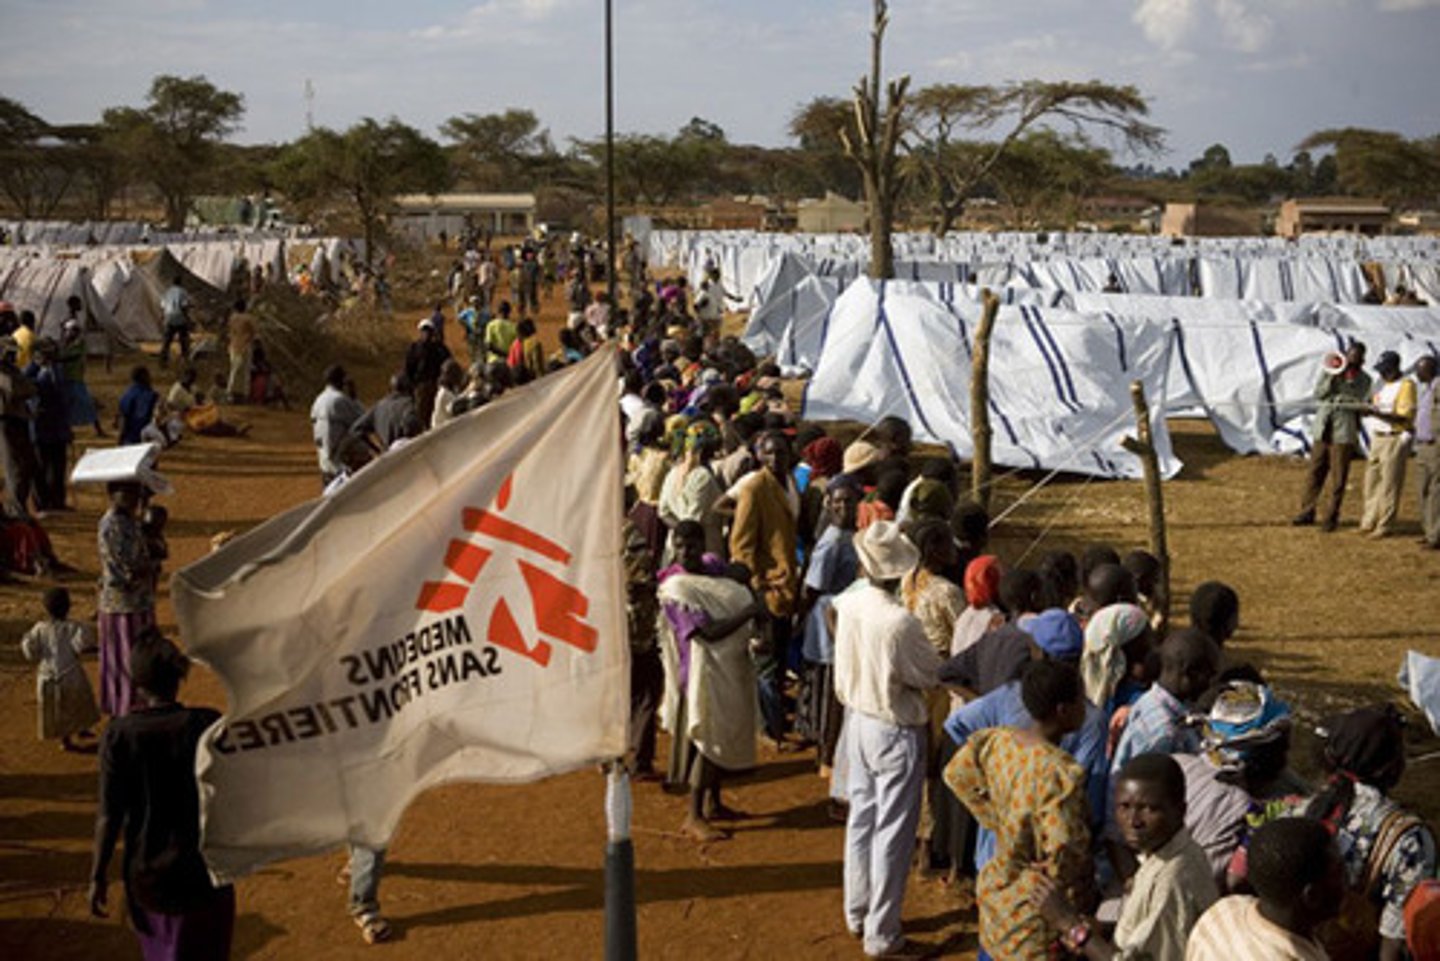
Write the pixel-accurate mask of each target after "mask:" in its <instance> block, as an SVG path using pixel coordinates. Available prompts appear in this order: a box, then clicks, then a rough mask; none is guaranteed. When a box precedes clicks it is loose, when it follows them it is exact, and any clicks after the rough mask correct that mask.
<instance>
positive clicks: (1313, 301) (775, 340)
mask: <svg viewBox="0 0 1440 961" xmlns="http://www.w3.org/2000/svg"><path fill="white" fill-rule="evenodd" d="M1422 266H1423V265H1422ZM1380 269H1381V271H1382V273H1383V274H1384V278H1385V281H1386V283H1387V284H1396V283H1409V284H1413V285H1414V286H1415V289H1417V290H1419V291H1420V292H1421V295H1422V296H1426V295H1436V296H1433V299H1432V297H1426V299H1427V300H1431V302H1440V272H1430V273H1426V272H1425V271H1423V270H1422V271H1420V272H1419V274H1417V272H1416V271H1415V270H1414V269H1409V268H1407V267H1405V266H1404V265H1399V264H1395V265H1381V267H1380ZM896 273H897V275H898V278H897V279H905V280H914V281H928V282H934V283H939V284H942V285H943V284H950V285H961V286H972V287H973V286H976V285H978V286H984V287H989V288H990V289H992V290H996V291H998V292H999V293H1000V294H1001V296H1002V298H1003V299H1004V300H1005V301H1006V302H1008V303H1023V304H1027V305H1045V306H1050V307H1066V306H1074V305H1075V303H1076V302H1077V299H1078V298H1080V297H1084V296H1092V297H1093V296H1098V295H1104V296H1106V297H1111V296H1117V297H1122V298H1123V297H1168V298H1173V299H1175V300H1177V301H1179V303H1178V304H1176V305H1175V306H1174V307H1173V308H1167V309H1173V310H1178V311H1181V312H1190V311H1194V310H1198V311H1201V312H1203V311H1205V310H1206V309H1207V307H1206V306H1205V305H1208V304H1212V303H1213V304H1219V305H1222V309H1225V310H1227V311H1231V308H1230V307H1227V306H1225V305H1233V304H1234V303H1236V302H1245V303H1261V304H1272V305H1275V310H1277V311H1279V312H1280V313H1283V314H1285V315H1287V316H1299V315H1303V314H1306V313H1307V312H1309V313H1312V314H1313V313H1314V311H1315V310H1316V309H1317V308H1316V307H1315V305H1324V304H1334V305H1345V306H1354V307H1359V306H1361V299H1362V296H1363V294H1364V291H1365V289H1366V285H1367V283H1368V281H1367V278H1366V274H1365V271H1364V270H1363V269H1362V268H1361V266H1360V265H1359V264H1358V263H1356V262H1354V261H1349V262H1336V261H1330V260H1325V259H1322V258H1309V259H1305V260H1295V261H1286V260H1253V259H1244V258H1231V259H1224V260H1222V259H1219V258H1202V259H1200V260H1198V261H1195V262H1194V263H1187V262H1184V261H1177V260H1165V259H1161V258H1149V259H1144V258H1135V259H1128V260H1126V259H1108V260H1053V261H1046V262H1036V263H1030V264H1023V265H1021V264H995V265H990V266H988V267H985V268H982V269H981V270H980V271H979V272H978V275H976V274H974V273H971V272H969V271H967V270H966V269H965V268H964V267H963V266H961V267H958V268H957V267H955V266H953V265H945V264H938V263H920V262H912V263H911V264H902V265H900V269H897V271H896ZM858 275H859V273H858V268H857V266H856V265H855V264H854V263H853V262H850V263H846V264H838V263H836V262H833V261H830V262H825V263H821V264H819V265H815V266H811V265H810V264H809V263H808V262H807V261H806V260H805V259H804V258H803V257H799V256H797V255H794V254H785V255H783V256H782V257H780V259H778V260H777V261H775V263H774V264H773V265H772V266H771V268H770V271H769V272H768V273H767V274H766V276H765V277H763V278H762V279H761V281H760V282H759V283H758V284H757V285H756V287H755V291H754V296H753V304H754V306H753V308H752V310H751V312H750V316H749V320H748V322H747V324H746V328H745V333H744V337H743V339H744V340H745V343H746V344H747V345H748V346H749V347H750V348H751V350H754V351H756V352H757V353H760V354H775V355H776V356H777V357H779V359H780V362H781V363H783V364H787V365H790V366H804V367H812V366H813V362H814V347H815V341H816V331H817V330H818V325H819V321H820V319H821V318H822V317H823V316H824V315H825V314H826V313H827V312H828V310H829V308H830V306H831V305H832V304H833V303H834V302H835V300H836V299H837V298H838V297H839V295H840V293H841V292H842V291H843V290H844V289H845V288H846V287H848V286H849V285H850V284H851V283H852V282H854V280H855V279H856V277H857V276H858ZM970 277H974V278H975V283H974V284H967V283H966V280H967V278H970ZM1192 280H1194V281H1197V282H1198V283H1199V285H1200V289H1201V291H1203V292H1204V296H1194V294H1195V290H1194V287H1193V285H1192ZM1116 282H1118V286H1119V288H1120V291H1119V293H1118V294H1117V293H1111V292H1109V291H1107V287H1108V286H1109V285H1110V284H1112V283H1116ZM1432 287H1433V288H1434V290H1433V291H1432V290H1431V288H1432ZM1413 309H1414V308H1407V310H1413ZM1231 312H1233V311H1231Z"/></svg>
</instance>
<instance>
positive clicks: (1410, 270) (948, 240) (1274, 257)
mask: <svg viewBox="0 0 1440 961" xmlns="http://www.w3.org/2000/svg"><path fill="white" fill-rule="evenodd" d="M895 250H896V267H895V276H896V277H897V278H903V279H909V280H936V281H954V282H964V281H966V280H967V279H971V278H973V279H974V280H975V281H976V282H978V283H981V284H984V285H986V286H989V287H992V288H995V287H1003V286H1007V285H1011V286H1023V287H1034V288H1039V289H1058V290H1066V291H1086V290H1093V291H1098V290H1102V289H1104V288H1105V287H1107V286H1110V285H1111V284H1112V277H1113V278H1114V281H1115V282H1118V284H1119V287H1120V289H1121V290H1122V291H1123V292H1126V293H1141V294H1170V295H1176V296H1191V295H1200V296H1205V297H1220V298H1237V297H1238V298H1242V299H1262V300H1272V301H1282V300H1296V301H1313V300H1333V301H1336V302H1340V303H1358V302H1360V301H1361V300H1362V299H1363V298H1364V297H1365V296H1366V294H1367V292H1368V291H1369V289H1370V286H1371V284H1370V282H1369V279H1368V278H1367V276H1366V273H1365V267H1366V265H1376V266H1378V268H1379V269H1380V271H1381V275H1382V276H1381V279H1382V280H1383V282H1384V284H1385V286H1386V287H1387V288H1388V289H1393V288H1394V287H1395V286H1397V285H1404V286H1407V287H1409V288H1411V289H1413V290H1416V291H1417V292H1418V293H1419V294H1420V296H1421V297H1422V298H1425V299H1426V300H1430V301H1440V238H1435V237H1381V238H1364V237H1344V238H1336V237H1319V238H1302V239H1301V242H1299V243H1291V242H1286V241H1276V240H1275V239H1274V238H1259V237H1239V238H1200V239H1197V240H1193V241H1187V242H1185V243H1183V244H1181V245H1178V246H1177V245H1175V244H1174V243H1172V242H1170V241H1168V240H1165V239H1163V238H1156V237H1148V236H1129V235H1116V234H1061V235H1053V236H1051V237H1048V238H1047V240H1046V242H1045V243H1038V242H1036V240H1035V237H1034V235H1029V234H1023V235H1006V234H950V235H946V236H945V237H943V238H939V239H937V238H935V237H933V236H932V235H930V234H898V235H896V238H895ZM649 255H650V258H651V259H650V262H651V263H652V264H671V265H675V266H678V267H680V268H682V269H683V270H684V272H685V273H686V275H687V276H688V277H689V278H690V280H691V282H692V283H694V284H698V283H699V282H700V280H701V279H702V278H703V277H704V275H705V272H706V268H707V267H711V266H714V267H718V268H719V269H720V272H721V277H722V280H723V282H724V284H725V287H726V289H727V290H729V291H730V292H731V293H732V294H734V295H736V296H737V297H739V298H740V299H741V301H742V302H744V303H745V304H747V305H748V306H750V307H751V308H757V307H760V306H762V305H763V304H764V302H765V295H766V293H767V279H768V278H769V277H770V276H771V275H772V274H773V273H774V272H775V271H776V270H777V269H779V265H780V264H781V262H782V261H783V260H785V259H786V258H787V257H797V258H799V259H800V260H801V261H802V262H803V263H804V264H805V265H807V266H808V267H809V268H810V269H811V270H813V271H814V272H815V273H816V274H818V275H819V276H822V277H833V278H835V280H836V281H837V282H838V283H839V285H840V286H841V287H843V286H844V285H845V284H847V283H848V282H850V281H851V280H853V279H855V278H856V277H859V276H863V275H864V274H865V273H866V271H867V269H868V263H869V251H868V244H867V241H866V239H865V238H863V237H858V236H855V235H850V234H830V235H806V234H775V233H758V232H747V231H695V232H681V231H655V232H654V233H653V234H652V235H651V237H650V249H649Z"/></svg>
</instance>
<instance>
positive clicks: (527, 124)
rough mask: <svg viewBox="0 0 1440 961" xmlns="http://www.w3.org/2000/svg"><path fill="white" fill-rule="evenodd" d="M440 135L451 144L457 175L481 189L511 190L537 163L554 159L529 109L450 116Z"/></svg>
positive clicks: (551, 146) (552, 148)
mask: <svg viewBox="0 0 1440 961" xmlns="http://www.w3.org/2000/svg"><path fill="white" fill-rule="evenodd" d="M440 135H441V136H442V137H444V138H446V139H447V140H449V141H451V142H452V144H453V146H452V148H451V149H452V151H453V153H454V156H455V166H456V169H457V172H458V173H460V174H461V175H462V176H463V177H465V178H466V179H468V180H469V181H471V182H472V183H473V184H474V185H475V186H476V187H478V188H480V189H483V190H497V189H507V188H508V189H514V187H515V185H516V183H517V182H519V181H520V180H522V179H523V178H526V176H527V175H528V174H530V173H532V172H533V168H534V166H535V165H536V164H537V162H539V161H542V160H544V159H545V158H550V157H554V156H555V146H554V144H553V143H551V141H550V131H549V130H547V129H545V128H543V127H541V126H540V118H538V117H537V116H535V113H534V111H532V110H522V109H518V108H515V107H511V108H510V109H508V110H506V111H505V112H504V113H488V114H475V113H467V114H463V115H461V116H458V117H451V118H450V119H449V120H447V121H445V122H444V123H442V124H441V125H440Z"/></svg>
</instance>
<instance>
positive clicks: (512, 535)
mask: <svg viewBox="0 0 1440 961" xmlns="http://www.w3.org/2000/svg"><path fill="white" fill-rule="evenodd" d="M615 383H616V381H615V373H614V358H613V354H612V352H611V351H610V350H603V351H600V352H599V353H598V354H597V355H596V356H594V357H591V358H590V359H589V360H587V361H585V362H584V363H581V364H578V365H576V366H574V367H571V368H569V369H567V370H564V371H561V372H558V373H555V374H552V375H550V376H547V377H545V378H542V379H541V380H540V381H538V382H537V383H535V384H533V385H531V386H529V387H526V388H523V389H520V390H517V391H514V392H512V393H509V394H506V395H505V396H503V397H501V398H500V399H499V400H497V401H495V402H494V403H492V404H490V405H489V406H487V407H484V408H482V409H481V410H479V411H476V412H475V413H473V414H469V415H466V416H464V417H461V418H459V419H457V420H455V421H453V422H451V423H449V424H447V425H445V426H444V427H442V428H440V429H439V430H436V431H432V432H430V433H428V434H426V435H425V436H424V437H422V438H420V439H419V440H417V441H415V442H414V443H412V444H410V445H409V446H407V447H404V448H403V449H400V450H397V451H394V452H392V453H390V454H388V455H386V456H385V457H383V458H381V459H380V460H379V461H377V462H375V463H373V464H371V465H370V466H368V467H366V468H365V469H364V470H362V471H361V472H360V473H359V474H357V475H356V476H355V477H354V478H353V479H352V480H350V482H349V483H347V484H346V485H345V486H344V487H342V488H341V489H340V490H339V491H338V492H336V493H335V494H334V495H333V496H331V497H329V498H326V499H323V500H319V501H313V502H311V503H308V504H305V505H302V506H301V507H298V508H295V509H294V510H291V511H289V512H287V513H285V514H282V515H280V516H278V517H276V518H274V519H272V520H271V521H269V522H267V523H265V524H263V525H261V526H260V527H258V528H256V529H255V530H253V531H251V532H249V533H247V534H246V535H244V536H242V537H240V538H237V539H236V540H235V541H232V542H231V543H230V544H228V545H226V546H225V547H224V548H223V549H222V550H220V551H219V552H217V553H215V554H212V555H210V556H209V557H207V558H205V559H203V560H201V561H199V562H197V563H195V564H192V565H190V566H189V567H187V568H185V569H184V570H181V571H179V572H178V573H177V574H176V575H175V578H174V581H173V595H174V599H175V608H176V612H177V614H178V617H179V622H180V631H181V637H182V638H183V639H184V641H185V644H186V646H187V647H188V649H189V650H190V652H191V653H192V654H193V655H194V656H195V657H196V658H197V659H199V660H201V661H203V662H204V663H206V664H208V665H210V667H212V668H213V669H214V670H215V671H216V673H217V674H219V675H220V678H221V680H222V681H223V682H224V684H225V688H226V691H227V692H228V694H229V712H228V713H227V715H226V716H225V718H224V720H223V721H221V722H220V723H218V724H217V725H216V726H215V727H214V728H212V729H211V730H210V731H208V732H207V733H206V735H205V738H204V739H203V741H202V742H201V745H200V753H199V757H198V759H197V762H196V763H197V771H198V776H199V780H200V796H201V828H202V841H201V843H202V848H203V850H204V854H205V858H206V860H207V861H208V862H209V865H210V869H211V872H212V873H213V874H214V876H215V877H216V878H217V880H221V881H224V880H229V879H232V878H235V877H238V876H241V875H243V874H246V873H248V872H250V871H253V870H255V869H256V868H258V867H260V866H261V865H264V864H266V863H268V862H271V861H275V860H278V859H280V858H285V857H293V856H297V855H302V854H309V853H314V852H318V851H322V850H326V849H328V848H332V847H335V846H336V845H339V844H341V843H344V842H347V841H348V842H357V843H362V844H366V845H369V846H374V847H378V846H382V845H384V844H385V843H386V842H387V841H388V840H389V839H390V836H391V833H392V832H393V831H394V829H395V826H396V824H397V822H398V821H399V819H400V815H401V813H402V812H403V811H404V810H405V807H406V805H407V804H408V803H409V802H410V800H411V799H412V798H413V797H414V796H415V795H416V794H418V793H419V792H421V791H423V790H424V789H425V788H427V787H429V786H431V785H434V784H439V783H442V782H445V781H454V780H481V781H494V782H517V781H531V780H535V779H538V778H541V777H544V776H546V775H550V774H557V773H560V772H563V771H567V770H571V769H574V768H577V767H580V766H583V765H586V764H589V763H592V762H595V761H597V760H602V759H605V758H612V757H618V756H620V755H621V754H623V753H624V750H625V731H626V723H627V718H628V712H629V647H628V644H627V641H626V633H625V630H626V629H625V607H624V603H625V595H624V585H623V572H622V567H621V560H620V548H621V543H620V541H621V538H620V519H621V512H622V498H621V470H620V454H621V444H620V422H619V413H618V408H617V406H616V403H615V398H616V387H615Z"/></svg>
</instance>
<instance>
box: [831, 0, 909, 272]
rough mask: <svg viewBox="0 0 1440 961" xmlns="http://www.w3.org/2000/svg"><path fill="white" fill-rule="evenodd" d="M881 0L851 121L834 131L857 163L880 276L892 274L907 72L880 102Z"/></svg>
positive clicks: (873, 267)
mask: <svg viewBox="0 0 1440 961" xmlns="http://www.w3.org/2000/svg"><path fill="white" fill-rule="evenodd" d="M888 6H889V4H888V3H887V2H886V0H874V17H873V19H872V21H871V27H870V76H868V77H861V78H860V82H859V83H858V84H856V85H855V97H854V109H855V118H854V126H853V127H850V126H849V125H845V126H842V127H840V128H839V130H838V131H837V132H838V134H839V137H840V143H841V144H842V145H843V146H844V148H845V154H846V156H848V157H849V158H850V159H851V160H852V161H854V163H855V165H856V166H857V167H859V168H860V179H861V183H863V184H864V187H865V200H866V202H867V203H868V205H869V214H870V276H871V277H873V278H875V279H877V280H884V279H886V278H888V277H890V276H892V275H893V274H894V273H895V248H894V245H893V244H892V243H891V234H892V233H893V232H894V228H895V206H896V202H897V200H898V199H899V197H900V188H901V186H902V185H903V179H902V177H901V172H900V169H899V162H898V160H899V157H898V155H899V147H900V137H901V134H902V133H903V132H904V128H903V123H904V117H905V91H906V90H907V89H908V88H909V86H910V78H909V77H908V76H904V77H901V78H900V79H899V80H892V81H890V82H889V83H888V84H887V85H886V87H885V104H884V109H883V110H882V109H881V103H880V80H881V72H880V54H881V49H882V46H883V43H884V40H885V28H886V26H888V25H889V22H890V17H889V14H888V12H887V7H888Z"/></svg>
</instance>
